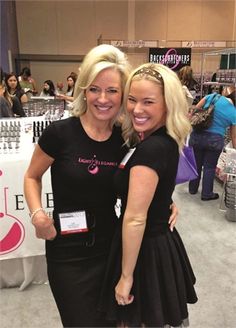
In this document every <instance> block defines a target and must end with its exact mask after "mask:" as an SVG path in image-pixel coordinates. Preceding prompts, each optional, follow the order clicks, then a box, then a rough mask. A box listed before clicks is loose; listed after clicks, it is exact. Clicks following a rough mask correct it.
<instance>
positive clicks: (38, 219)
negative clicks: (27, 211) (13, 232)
mask: <svg viewBox="0 0 236 328" xmlns="http://www.w3.org/2000/svg"><path fill="white" fill-rule="evenodd" d="M32 224H33V225H34V227H35V234H36V237H37V238H40V239H45V240H53V239H54V238H55V237H56V235H57V231H56V229H55V226H54V220H53V219H52V218H50V217H49V216H48V215H47V214H46V213H44V212H43V211H42V212H38V213H37V214H35V216H34V217H33V219H32Z"/></svg>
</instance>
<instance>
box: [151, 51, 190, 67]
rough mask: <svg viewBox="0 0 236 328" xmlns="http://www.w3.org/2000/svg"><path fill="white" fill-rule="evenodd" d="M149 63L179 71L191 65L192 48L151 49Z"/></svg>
mask: <svg viewBox="0 0 236 328" xmlns="http://www.w3.org/2000/svg"><path fill="white" fill-rule="evenodd" d="M149 62H151V63H159V64H163V65H165V66H168V67H169V68H171V69H172V70H174V71H177V70H179V69H180V68H181V67H183V66H186V65H189V66H190V65H191V48H150V49H149Z"/></svg>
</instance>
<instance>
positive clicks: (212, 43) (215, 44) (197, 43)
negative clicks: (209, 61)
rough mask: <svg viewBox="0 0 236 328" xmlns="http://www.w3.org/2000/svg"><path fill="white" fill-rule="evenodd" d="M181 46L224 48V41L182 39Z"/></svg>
mask: <svg viewBox="0 0 236 328" xmlns="http://www.w3.org/2000/svg"><path fill="white" fill-rule="evenodd" d="M182 47H189V48H225V47H226V41H183V42H182Z"/></svg>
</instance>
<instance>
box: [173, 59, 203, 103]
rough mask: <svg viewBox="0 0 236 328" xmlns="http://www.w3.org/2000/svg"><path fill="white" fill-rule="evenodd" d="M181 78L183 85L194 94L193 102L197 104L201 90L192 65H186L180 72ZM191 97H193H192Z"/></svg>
mask: <svg viewBox="0 0 236 328" xmlns="http://www.w3.org/2000/svg"><path fill="white" fill-rule="evenodd" d="M178 76H179V79H180V81H181V83H182V85H183V86H185V87H186V88H187V89H188V90H189V92H190V93H191V95H192V104H194V105H195V104H196V103H197V102H198V96H197V94H198V92H199V90H200V86H199V84H198V82H197V81H196V80H195V79H194V77H193V69H192V67H191V66H188V65H186V66H184V67H182V68H181V69H180V70H179V72H178ZM190 99H191V98H190ZM190 99H189V102H190Z"/></svg>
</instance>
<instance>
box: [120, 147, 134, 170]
mask: <svg viewBox="0 0 236 328" xmlns="http://www.w3.org/2000/svg"><path fill="white" fill-rule="evenodd" d="M135 149H136V148H130V150H129V151H128V153H127V154H126V155H125V157H124V158H123V159H122V161H121V162H120V165H119V169H123V168H124V167H125V165H126V163H127V162H128V160H129V159H130V157H131V156H132V155H133V153H134V151H135Z"/></svg>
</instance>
